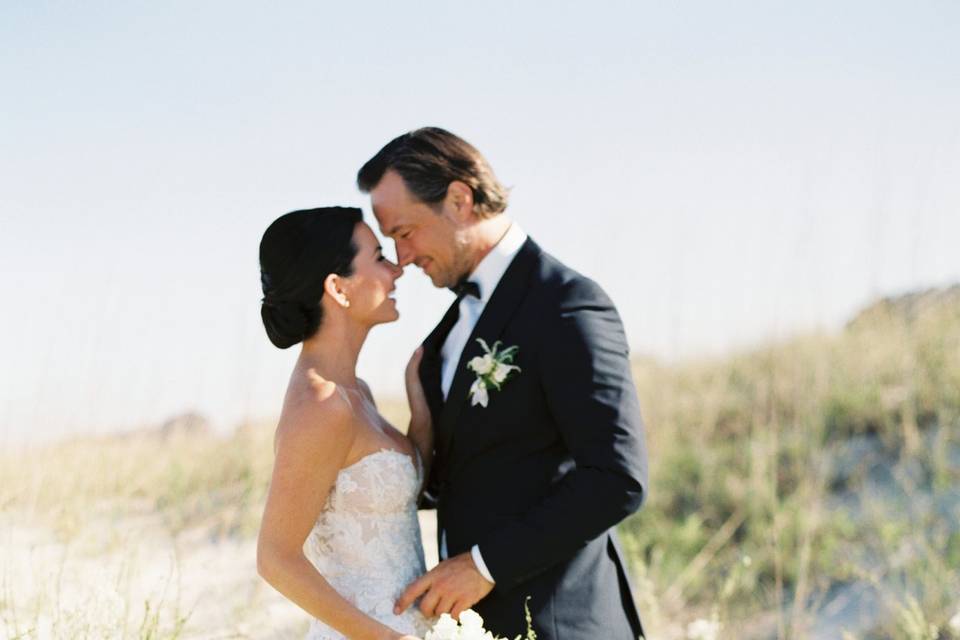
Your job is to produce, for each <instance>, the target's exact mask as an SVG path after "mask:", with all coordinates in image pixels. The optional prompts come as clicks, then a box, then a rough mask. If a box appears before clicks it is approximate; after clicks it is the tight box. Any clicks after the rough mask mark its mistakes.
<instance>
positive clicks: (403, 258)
mask: <svg viewBox="0 0 960 640" xmlns="http://www.w3.org/2000/svg"><path fill="white" fill-rule="evenodd" d="M394 244H396V245H397V265H399V267H400V268H401V269H402V268H404V267H405V266H407V265H408V264H410V263H411V262H413V259H414V258H415V257H416V255H415V254H414V252H413V251H412V250H411V249H410V245H408V244H407V243H406V242H404V241H403V240H397V241H395V243H394Z"/></svg>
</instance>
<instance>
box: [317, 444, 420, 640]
mask: <svg viewBox="0 0 960 640" xmlns="http://www.w3.org/2000/svg"><path fill="white" fill-rule="evenodd" d="M414 456H415V458H411V457H410V456H408V455H407V454H405V453H403V452H401V451H397V450H395V449H389V448H382V449H380V450H379V451H377V452H375V453H371V454H369V455H366V456H364V457H363V458H360V460H358V461H357V462H355V463H353V464H352V465H350V466H348V467H345V468H343V469H341V470H340V472H339V473H338V474H337V479H336V482H335V483H334V486H333V488H332V489H331V491H330V495H329V496H328V497H327V501H326V503H325V504H324V506H323V509H322V510H321V512H320V515H319V517H318V518H317V521H316V523H315V524H314V527H313V530H312V531H311V532H310V535H309V536H307V540H306V542H305V543H304V553H305V554H306V555H307V558H308V559H309V560H310V562H311V563H313V565H314V566H315V567H316V568H317V571H319V572H320V574H321V575H322V576H323V577H324V578H325V579H326V580H327V581H328V582H329V583H330V585H331V586H332V587H333V588H334V589H336V590H337V592H338V593H340V595H342V596H343V597H344V598H346V599H347V600H349V601H350V602H352V603H353V604H354V605H355V606H356V607H357V608H358V609H360V610H361V611H363V612H364V613H366V614H367V615H369V616H371V617H372V618H375V619H377V620H378V621H380V622H382V623H383V624H385V625H387V626H389V627H391V628H393V629H395V630H396V631H399V632H401V633H408V634H411V635H417V636H421V637H422V636H423V634H424V633H425V632H426V631H427V630H429V629H430V621H429V620H428V619H427V618H425V617H424V616H423V615H422V614H421V613H420V611H419V610H418V609H417V608H416V607H415V606H413V607H410V608H409V609H407V611H405V612H404V613H403V614H401V615H399V616H397V615H394V613H393V605H394V603H395V602H396V600H397V598H399V597H400V594H401V593H403V590H404V589H405V588H406V586H407V585H408V584H409V583H410V582H412V581H413V580H415V579H416V578H418V577H420V576H421V575H423V573H424V571H425V563H424V558H423V545H422V542H421V539H420V524H419V521H418V519H417V495H418V494H419V492H420V485H421V482H422V475H423V466H422V463H421V461H420V456H419V452H418V451H417V449H416V447H414ZM307 639H308V640H343V639H344V636H343V635H342V634H341V633H339V632H338V631H336V630H335V629H332V628H331V627H329V626H327V625H326V624H324V623H323V622H321V621H320V620H316V619H314V620H313V621H311V624H310V630H309V632H308V634H307Z"/></svg>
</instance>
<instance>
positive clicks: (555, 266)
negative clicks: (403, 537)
mask: <svg viewBox="0 0 960 640" xmlns="http://www.w3.org/2000/svg"><path fill="white" fill-rule="evenodd" d="M456 317H457V305H456V304H454V305H453V306H451V308H450V310H449V311H448V312H447V314H446V315H445V316H444V318H443V319H442V320H441V321H440V324H438V325H437V327H436V328H435V329H434V330H433V332H432V333H431V334H430V336H428V338H427V339H426V341H425V342H424V347H425V349H424V358H423V362H422V364H421V367H420V375H421V379H422V381H423V385H424V389H425V391H426V394H427V398H428V401H429V403H430V409H431V413H432V415H433V420H434V429H435V433H436V437H435V457H434V463H433V466H432V469H431V473H430V477H429V479H428V482H427V490H426V492H425V498H424V501H423V503H422V505H421V506H422V507H429V506H435V507H436V508H437V519H438V525H439V526H438V531H440V530H445V531H446V536H447V549H448V551H449V555H450V556H454V555H456V554H458V553H463V552H466V551H469V549H470V547H471V546H472V545H474V544H478V545H479V546H480V552H481V554H482V555H483V559H484V562H485V563H486V565H487V567H488V569H489V570H490V573H491V574H492V576H493V578H494V579H495V580H496V586H495V587H494V589H493V591H492V592H491V593H490V594H489V595H488V596H487V597H486V598H484V599H483V600H481V601H480V602H479V603H478V604H477V605H476V606H475V607H474V608H475V609H476V610H477V612H478V613H480V615H482V616H483V618H484V620H485V623H486V626H487V628H488V629H490V630H492V631H494V633H496V634H497V635H503V636H506V637H509V638H513V637H514V636H515V635H517V634H522V633H523V632H524V631H525V628H526V623H525V619H524V612H523V605H524V601H525V600H526V598H527V597H528V596H529V598H530V599H529V605H530V610H531V613H532V615H533V624H534V628H535V630H536V632H537V635H538V638H539V639H540V640H597V639H598V638H604V639H607V640H621V639H622V640H627V639H628V638H629V639H633V640H635V639H636V638H637V637H638V636H641V635H642V634H643V630H642V627H641V624H640V617H639V614H638V613H637V609H636V606H635V604H634V600H633V595H632V593H631V586H630V581H629V578H628V575H627V568H626V565H625V562H624V559H623V554H622V552H621V550H620V547H619V545H618V543H617V540H616V535H615V532H614V527H615V525H616V524H617V523H618V522H620V521H621V520H623V519H624V518H625V517H627V516H628V515H630V514H632V513H634V512H635V511H636V510H637V509H639V507H640V505H641V503H642V502H643V500H644V497H645V493H646V487H647V455H646V448H645V442H644V427H643V422H642V420H641V417H640V406H639V402H638V399H637V393H636V387H635V385H634V382H633V379H632V376H631V373H630V362H629V354H628V348H627V342H626V337H625V334H624V330H623V325H622V323H621V321H620V317H619V315H618V313H617V311H616V309H615V308H614V306H613V303H612V302H611V301H610V299H609V298H608V297H607V295H606V294H605V293H604V292H603V290H602V289H601V288H600V287H599V286H598V285H597V284H596V283H594V282H593V281H592V280H589V279H588V278H585V277H584V276H582V275H580V274H578V273H577V272H575V271H573V270H572V269H570V268H568V267H566V266H565V265H563V264H562V263H560V262H559V261H558V260H556V259H555V258H553V257H552V256H550V255H548V254H547V253H545V252H543V251H542V250H541V249H540V247H539V246H538V245H537V244H536V243H535V242H534V241H533V240H531V239H527V241H526V242H525V243H524V245H523V246H522V247H521V249H520V251H519V252H518V254H517V255H516V256H515V257H514V259H513V261H512V262H511V263H510V266H509V267H508V268H507V271H506V272H505V273H504V275H503V277H502V278H501V280H500V283H499V284H498V285H497V288H496V289H495V291H494V292H493V294H492V296H491V298H490V299H489V300H488V302H487V305H486V306H485V308H484V310H483V313H482V315H481V316H480V318H479V320H478V321H477V324H476V326H475V328H474V330H473V333H472V334H471V336H470V338H469V339H468V341H467V344H466V346H465V347H464V350H463V353H462V355H461V357H460V361H459V363H458V364H457V369H456V373H455V375H454V378H453V383H452V385H451V387H450V392H449V394H448V395H447V400H446V402H444V399H443V395H442V392H441V390H440V365H441V360H440V349H441V347H442V346H443V342H444V340H445V339H446V337H447V334H448V333H449V331H450V329H451V328H452V326H453V324H454V322H455V321H456ZM477 338H482V339H483V340H485V341H486V342H487V343H488V344H491V345H492V344H493V343H494V342H495V341H497V340H500V341H501V342H502V343H503V345H502V346H503V347H504V348H506V347H510V346H517V347H518V348H519V351H518V353H517V356H516V358H515V360H514V364H516V365H518V366H519V367H520V368H521V371H520V372H519V373H516V372H515V373H514V374H513V375H512V376H511V377H510V378H509V379H508V380H507V382H506V383H505V384H504V385H503V387H502V389H500V390H491V391H490V398H489V404H488V406H487V407H482V406H480V405H476V406H471V403H470V399H469V390H470V386H471V384H472V383H473V381H474V379H475V374H474V373H473V372H472V371H470V370H469V369H467V362H469V361H470V359H471V358H473V357H474V356H478V355H482V353H483V351H482V348H481V346H480V345H479V343H478V342H477V340H476V339H477Z"/></svg>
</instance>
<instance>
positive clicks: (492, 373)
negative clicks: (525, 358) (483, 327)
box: [467, 338, 520, 407]
mask: <svg viewBox="0 0 960 640" xmlns="http://www.w3.org/2000/svg"><path fill="white" fill-rule="evenodd" d="M477 342H479V343H480V346H481V347H483V350H484V354H483V355H482V356H477V357H476V358H471V359H470V362H468V363H467V368H468V369H470V371H473V372H474V373H476V374H477V379H476V380H474V381H473V386H471V387H470V406H474V405H478V404H479V405H480V406H481V407H486V406H487V403H489V402H490V389H496V390H497V391H499V390H500V387H502V386H503V383H504V382H506V381H507V378H508V377H509V376H510V374H511V373H513V372H514V371H520V367H518V366H516V365H515V364H513V358H514V356H516V355H517V352H518V351H520V348H519V347H516V346H514V347H507V348H506V349H503V350H500V341H499V340H497V341H496V342H494V343H493V347H490V346H489V345H487V343H486V342H484V340H483V339H482V338H477Z"/></svg>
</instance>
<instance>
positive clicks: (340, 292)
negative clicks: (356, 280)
mask: <svg viewBox="0 0 960 640" xmlns="http://www.w3.org/2000/svg"><path fill="white" fill-rule="evenodd" d="M343 284H344V281H343V278H342V277H340V276H338V275H337V274H335V273H331V274H330V275H328V276H327V277H326V278H325V279H324V281H323V293H324V294H325V295H326V296H327V297H329V298H330V299H331V300H332V301H334V302H336V303H337V304H339V305H340V306H341V307H344V308H346V307H349V306H350V299H349V298H348V297H347V293H346V291H344V288H343Z"/></svg>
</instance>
